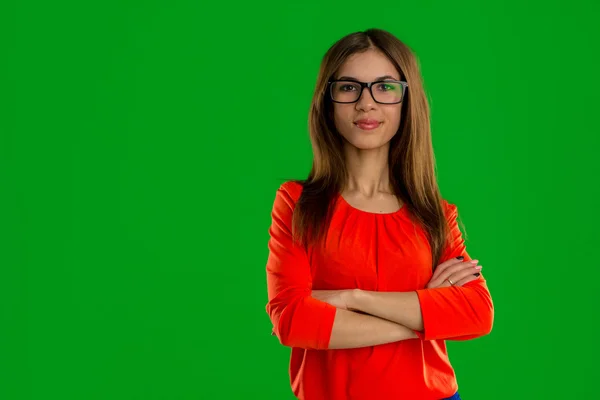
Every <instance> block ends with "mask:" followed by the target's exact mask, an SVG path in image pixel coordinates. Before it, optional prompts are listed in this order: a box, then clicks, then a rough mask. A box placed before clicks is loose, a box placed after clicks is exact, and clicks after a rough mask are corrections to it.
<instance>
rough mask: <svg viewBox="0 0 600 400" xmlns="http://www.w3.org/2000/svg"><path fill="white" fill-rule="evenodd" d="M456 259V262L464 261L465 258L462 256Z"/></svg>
mask: <svg viewBox="0 0 600 400" xmlns="http://www.w3.org/2000/svg"><path fill="white" fill-rule="evenodd" d="M456 259H457V260H464V259H465V257H464V256H458V257H456Z"/></svg>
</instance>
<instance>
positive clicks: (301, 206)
mask: <svg viewBox="0 0 600 400" xmlns="http://www.w3.org/2000/svg"><path fill="white" fill-rule="evenodd" d="M369 49H378V50H379V51H381V52H383V54H385V55H386V56H387V57H388V58H389V59H390V61H391V62H392V63H393V64H394V65H395V67H396V69H397V70H398V71H399V73H400V75H401V76H400V79H403V80H406V81H407V82H408V88H407V92H406V95H405V97H404V100H403V104H402V106H401V107H402V109H401V120H400V127H399V129H398V132H397V133H396V135H395V136H394V137H393V138H392V140H391V142H390V152H389V169H390V180H391V186H392V188H391V189H392V191H393V193H394V194H395V195H396V196H397V197H398V198H399V199H400V200H402V202H403V203H404V205H403V207H408V210H409V211H410V214H411V215H412V216H413V217H414V219H413V222H416V223H418V224H420V225H421V226H422V227H423V228H424V230H425V232H426V235H427V236H428V240H429V243H430V246H431V250H432V258H433V265H432V269H435V267H436V266H437V265H438V264H439V260H440V257H441V253H442V250H443V246H444V245H445V243H446V238H447V235H448V232H449V229H448V225H447V222H446V218H445V214H444V209H443V205H442V203H441V200H442V197H441V195H440V191H439V188H438V185H437V180H436V173H435V157H434V154H433V146H432V141H431V126H430V110H429V104H428V101H427V96H426V93H425V90H424V87H423V80H422V76H421V73H420V70H419V65H418V60H417V58H416V56H415V55H414V54H413V52H412V50H411V49H410V48H409V47H408V46H407V45H406V44H404V43H403V42H401V41H400V40H399V39H398V38H396V37H395V36H394V35H392V34H391V33H389V32H386V31H384V30H380V29H369V30H366V31H364V32H355V33H351V34H349V35H347V36H345V37H343V38H341V39H340V40H338V41H337V42H336V43H334V44H333V46H331V48H329V50H328V51H327V52H326V54H325V56H324V57H323V60H322V62H321V66H320V71H319V75H318V78H317V83H316V87H315V91H314V95H313V99H312V104H311V107H310V113H309V119H308V122H309V132H310V140H311V143H312V150H313V164H312V169H311V171H310V173H309V175H308V178H307V179H305V180H300V181H297V182H298V183H300V184H302V187H303V190H302V194H301V196H300V198H299V199H298V201H297V203H296V207H295V209H294V216H293V233H294V237H295V239H296V240H297V241H298V242H299V243H300V244H302V245H303V246H304V247H306V246H308V245H310V244H313V243H315V242H316V241H318V240H320V239H321V238H322V237H323V234H324V233H325V231H326V229H327V226H328V225H329V222H330V219H331V212H332V210H333V206H334V204H333V200H334V199H335V197H336V196H337V195H338V194H339V193H341V191H342V190H343V189H344V186H345V184H346V180H347V170H346V165H345V161H344V153H343V140H342V137H341V135H340V134H339V133H338V131H337V129H336V127H335V125H334V123H333V104H332V102H331V99H330V98H329V96H328V93H327V85H328V81H329V80H330V79H332V78H333V76H334V74H335V73H336V72H337V70H338V69H339V68H340V67H341V66H342V64H343V63H344V62H345V61H346V60H347V59H348V57H349V56H351V55H353V54H355V53H359V52H364V51H367V50H369Z"/></svg>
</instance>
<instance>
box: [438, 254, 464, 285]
mask: <svg viewBox="0 0 600 400" xmlns="http://www.w3.org/2000/svg"><path fill="white" fill-rule="evenodd" d="M463 258H464V257H463V256H459V257H455V258H451V259H449V260H446V261H444V262H443V263H441V264H440V265H438V266H437V267H435V271H433V275H432V276H431V279H435V278H437V277H438V276H439V275H440V274H441V273H442V272H444V270H446V268H448V267H451V266H452V265H454V264H457V263H461V262H462V260H463Z"/></svg>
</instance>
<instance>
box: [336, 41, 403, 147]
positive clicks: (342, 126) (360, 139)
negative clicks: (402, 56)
mask: <svg viewBox="0 0 600 400" xmlns="http://www.w3.org/2000/svg"><path fill="white" fill-rule="evenodd" d="M383 77H386V78H387V79H392V80H400V74H399V73H398V71H397V70H396V68H395V67H394V64H392V63H391V62H390V60H389V59H388V58H387V57H386V56H385V55H384V54H383V53H381V52H380V51H378V50H367V51H366V52H363V53H356V54H353V55H352V56H350V57H349V58H348V60H346V62H345V63H344V64H343V65H342V66H341V67H340V69H339V70H338V72H337V74H336V75H335V76H334V79H336V80H341V79H351V80H357V81H361V82H373V81H378V80H382V78H383ZM384 79H385V78H384ZM376 90H377V89H376V88H375V87H374V88H373V92H375V91H376ZM401 107H402V103H399V104H380V103H376V102H375V101H374V100H373V97H372V96H371V93H370V91H369V90H368V88H364V90H363V92H362V94H361V96H360V98H359V99H358V101H357V102H356V103H348V104H340V103H333V117H334V122H335V126H336V128H337V130H338V132H339V133H340V134H341V135H342V136H343V137H344V139H346V142H347V143H348V144H350V145H351V146H353V147H356V148H358V149H361V150H370V149H376V148H379V147H382V146H386V145H387V144H388V143H389V141H390V140H391V139H392V137H393V136H394V135H395V134H396V132H397V131H398V128H399V126H400V111H401Z"/></svg>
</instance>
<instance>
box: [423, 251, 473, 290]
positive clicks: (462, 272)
mask: <svg viewBox="0 0 600 400" xmlns="http://www.w3.org/2000/svg"><path fill="white" fill-rule="evenodd" d="M461 259H462V257H461ZM478 262H479V260H472V261H466V262H465V261H461V260H459V259H458V258H451V259H450V260H447V261H445V262H443V263H441V264H440V265H438V266H437V267H436V269H435V272H434V273H433V276H432V277H431V279H430V280H429V283H427V286H425V287H426V288H427V289H434V288H439V287H448V286H462V285H464V284H465V283H467V282H471V281H474V280H475V279H477V277H478V276H479V271H480V270H481V265H478Z"/></svg>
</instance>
